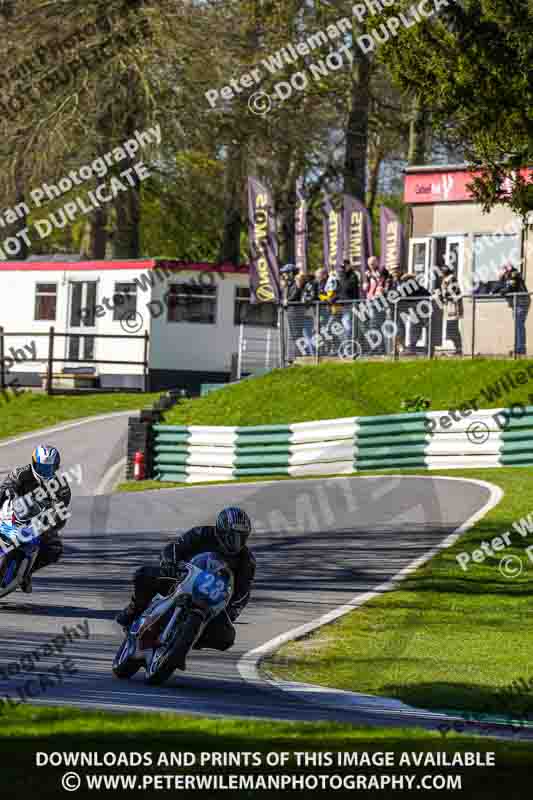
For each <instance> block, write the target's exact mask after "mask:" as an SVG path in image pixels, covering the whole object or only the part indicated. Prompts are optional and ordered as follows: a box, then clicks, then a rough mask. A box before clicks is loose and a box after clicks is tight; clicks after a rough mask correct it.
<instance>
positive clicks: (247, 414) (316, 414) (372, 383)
mask: <svg viewBox="0 0 533 800" xmlns="http://www.w3.org/2000/svg"><path fill="white" fill-rule="evenodd" d="M528 367H529V368H530V370H531V373H532V375H533V361H531V360H520V361H513V360H511V359H502V360H495V359H474V360H472V361H466V360H465V361H455V360H453V361H446V360H440V361H415V362H413V361H409V362H398V363H390V362H379V363H370V362H354V363H351V364H332V363H327V364H321V365H319V366H316V367H313V366H309V367H299V366H298V367H291V368H290V369H285V370H275V371H274V372H270V373H269V374H268V375H264V376H262V377H258V378H253V379H251V380H245V381H242V382H241V383H238V384H235V385H233V386H227V387H226V388H225V389H222V390H220V391H217V392H213V393H212V394H209V395H207V396H206V397H202V398H199V399H195V400H185V401H181V402H180V403H178V405H176V406H174V407H173V408H171V409H169V411H168V412H167V414H166V416H165V421H166V423H167V424H169V425H267V424H273V423H280V424H289V423H291V422H305V421H310V420H318V419H334V418H340V417H352V416H358V415H371V414H393V413H401V412H402V410H403V409H402V405H401V403H402V400H406V399H408V398H411V397H414V396H416V395H422V396H423V397H427V398H429V399H430V400H431V408H432V409H434V410H441V409H442V410H445V409H448V408H455V407H458V406H460V405H461V404H463V403H470V401H471V400H472V399H473V398H475V397H476V396H478V397H479V404H480V405H479V407H480V408H498V407H500V406H502V405H504V406H505V405H510V404H511V403H514V402H522V403H527V401H528V395H529V394H530V393H533V378H530V377H529V376H528V375H527V373H526V369H527V368H528ZM519 371H521V372H524V374H526V377H527V379H528V382H527V383H525V384H523V385H518V386H517V388H516V389H513V390H512V391H511V392H507V393H506V392H504V391H502V394H501V397H499V398H498V397H494V399H493V400H492V401H490V400H488V399H487V398H486V397H485V396H484V395H482V394H481V390H482V389H484V388H485V389H487V387H490V386H493V385H494V384H495V383H496V381H498V379H499V378H501V377H502V375H505V374H507V373H509V372H511V375H513V374H514V375H516V374H517V373H518V372H519Z"/></svg>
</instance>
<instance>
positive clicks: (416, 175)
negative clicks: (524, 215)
mask: <svg viewBox="0 0 533 800" xmlns="http://www.w3.org/2000/svg"><path fill="white" fill-rule="evenodd" d="M479 174H480V173H479V172H469V171H468V170H450V171H449V172H408V173H407V174H406V175H405V184H404V197H403V199H404V202H405V203H410V204H412V205H414V204H416V203H466V202H469V201H473V200H474V198H473V197H472V194H471V192H470V191H469V190H468V189H467V188H466V187H467V185H468V184H469V183H472V180H473V179H474V177H475V176H476V175H479ZM521 174H522V175H523V176H524V177H527V176H528V175H529V177H530V178H531V176H532V174H533V170H532V169H524V170H521ZM507 188H508V190H509V191H510V189H511V182H510V181H509V186H508V187H507Z"/></svg>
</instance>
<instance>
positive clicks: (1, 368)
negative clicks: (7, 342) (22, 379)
mask: <svg viewBox="0 0 533 800" xmlns="http://www.w3.org/2000/svg"><path fill="white" fill-rule="evenodd" d="M5 388H6V372H5V364H4V329H3V327H2V326H1V325H0V390H1V391H2V392H3V391H4V389H5Z"/></svg>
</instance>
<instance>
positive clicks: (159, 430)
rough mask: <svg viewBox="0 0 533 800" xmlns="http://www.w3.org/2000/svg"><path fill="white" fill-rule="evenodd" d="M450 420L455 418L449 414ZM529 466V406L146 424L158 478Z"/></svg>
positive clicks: (532, 422)
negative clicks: (267, 421)
mask: <svg viewBox="0 0 533 800" xmlns="http://www.w3.org/2000/svg"><path fill="white" fill-rule="evenodd" d="M457 416H458V415H457ZM530 464H531V465H533V406H527V407H525V408H521V409H518V408H516V407H515V408H513V409H512V410H509V409H502V408H495V409H488V410H487V409H485V410H481V411H475V412H471V413H470V414H468V416H464V417H460V418H458V419H452V418H451V417H450V415H449V413H448V412H446V411H430V412H420V413H415V414H389V415H385V416H380V417H348V418H345V419H330V420H320V421H318V422H298V423H294V424H292V425H260V426H254V427H248V428H241V427H208V426H198V425H191V426H174V425H154V426H153V471H154V477H155V478H156V479H157V480H160V481H179V482H185V483H198V482H202V481H219V480H228V481H230V480H234V479H236V478H239V477H242V476H254V475H255V476H258V477H259V476H263V475H291V476H298V475H302V476H304V475H333V474H346V475H347V474H351V473H353V472H358V471H361V470H369V469H372V470H374V469H375V470H380V469H389V470H390V469H400V468H402V467H407V468H416V469H430V470H431V469H455V468H457V469H460V468H461V469H464V468H469V467H473V468H479V467H499V466H504V465H510V466H512V465H515V466H525V465H530Z"/></svg>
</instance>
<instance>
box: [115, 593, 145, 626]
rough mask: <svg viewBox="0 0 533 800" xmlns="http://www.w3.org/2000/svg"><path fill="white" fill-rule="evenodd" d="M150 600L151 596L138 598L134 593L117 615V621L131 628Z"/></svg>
mask: <svg viewBox="0 0 533 800" xmlns="http://www.w3.org/2000/svg"><path fill="white" fill-rule="evenodd" d="M143 600H147V602H142V601H143ZM149 602H150V598H138V597H136V596H135V595H133V597H132V598H131V600H130V602H129V603H128V605H127V606H126V608H123V609H122V611H119V613H118V614H117V616H116V617H115V622H118V624H119V625H122V627H123V628H129V627H130V625H131V624H132V623H133V621H134V620H135V619H136V617H138V616H139V614H141V613H142V612H143V611H144V609H145V608H146V606H147V605H148V603H149Z"/></svg>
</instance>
